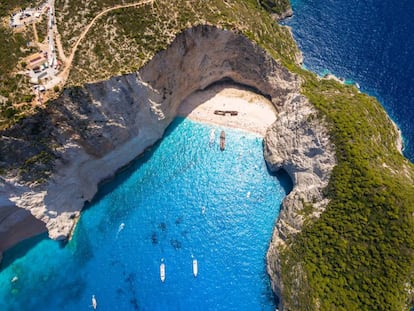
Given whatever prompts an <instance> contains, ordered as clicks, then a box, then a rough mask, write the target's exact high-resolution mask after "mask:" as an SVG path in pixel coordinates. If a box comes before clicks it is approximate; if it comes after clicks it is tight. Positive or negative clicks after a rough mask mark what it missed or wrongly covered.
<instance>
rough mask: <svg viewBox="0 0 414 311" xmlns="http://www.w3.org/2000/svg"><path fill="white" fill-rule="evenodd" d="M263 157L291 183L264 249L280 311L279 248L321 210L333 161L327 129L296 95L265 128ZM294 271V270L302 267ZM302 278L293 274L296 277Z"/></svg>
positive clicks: (281, 304) (314, 112) (309, 107)
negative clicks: (288, 177) (267, 246)
mask: <svg viewBox="0 0 414 311" xmlns="http://www.w3.org/2000/svg"><path fill="white" fill-rule="evenodd" d="M264 157H265V160H266V162H267V164H268V166H269V168H270V169H271V170H272V171H277V170H280V169H283V170H285V171H286V172H287V173H288V174H289V176H290V178H291V179H292V182H293V184H294V187H293V189H292V191H291V192H290V193H289V194H288V195H287V196H286V197H285V199H284V200H283V202H282V207H281V210H280V215H279V219H278V221H277V223H276V227H275V229H274V232H273V235H272V241H271V243H270V246H269V250H268V253H267V263H268V264H267V270H268V273H269V275H270V276H271V279H272V287H273V290H274V291H275V293H276V294H277V295H278V297H279V301H280V305H279V309H280V310H283V309H284V301H283V295H281V293H282V292H283V279H282V277H281V270H280V269H281V262H280V260H281V258H280V256H279V251H280V250H281V249H283V248H284V247H285V246H286V240H287V239H288V238H289V237H294V235H295V234H297V233H298V232H300V231H301V229H302V225H303V223H304V221H305V220H307V219H310V218H317V217H319V215H320V214H321V213H322V212H323V210H324V208H325V207H326V205H327V203H328V200H327V199H326V198H324V196H323V190H324V188H325V187H326V186H327V185H328V182H329V177H330V175H331V171H332V169H333V167H334V166H335V164H336V159H335V150H334V146H333V145H332V144H331V142H330V140H329V134H328V131H327V128H326V126H325V124H324V122H323V120H321V119H319V118H318V113H317V111H316V110H315V108H314V107H313V106H312V105H311V104H310V103H309V102H308V100H307V99H306V98H304V97H303V96H300V95H298V96H297V97H295V98H294V99H293V100H292V101H291V103H289V105H286V106H284V108H283V110H282V111H281V112H280V113H279V114H278V116H277V120H276V121H275V123H274V124H273V125H272V126H271V127H270V128H269V129H268V130H267V134H266V137H265V142H264ZM293 270H296V273H297V274H298V273H300V271H301V268H300V267H296V268H293ZM303 277H304V276H300V277H299V276H298V279H302V278H303ZM298 292H299V291H298ZM292 300H293V301H294V300H295V299H294V298H293V299H292ZM287 309H289V310H292V309H291V308H287Z"/></svg>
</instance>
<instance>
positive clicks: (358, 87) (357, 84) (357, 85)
mask: <svg viewBox="0 0 414 311" xmlns="http://www.w3.org/2000/svg"><path fill="white" fill-rule="evenodd" d="M355 86H356V87H357V89H358V90H359V89H360V88H361V87H360V86H359V83H358V82H357V83H355Z"/></svg>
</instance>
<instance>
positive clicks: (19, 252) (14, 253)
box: [0, 233, 48, 272]
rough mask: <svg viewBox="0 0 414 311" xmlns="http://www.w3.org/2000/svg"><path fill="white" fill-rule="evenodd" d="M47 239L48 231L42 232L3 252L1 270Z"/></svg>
mask: <svg viewBox="0 0 414 311" xmlns="http://www.w3.org/2000/svg"><path fill="white" fill-rule="evenodd" d="M46 239H48V235H47V233H41V234H39V235H36V236H34V237H32V238H29V239H26V240H24V241H22V242H20V243H18V244H16V245H15V246H13V247H12V248H9V249H8V250H6V251H5V252H4V253H3V260H2V261H1V264H0V272H1V271H3V270H4V269H6V268H7V267H8V266H10V265H11V264H13V263H14V262H15V261H16V260H17V259H19V258H22V257H24V256H25V255H26V254H27V253H28V252H29V251H30V250H31V249H32V248H34V247H35V246H36V245H37V244H39V243H40V242H42V241H43V240H46Z"/></svg>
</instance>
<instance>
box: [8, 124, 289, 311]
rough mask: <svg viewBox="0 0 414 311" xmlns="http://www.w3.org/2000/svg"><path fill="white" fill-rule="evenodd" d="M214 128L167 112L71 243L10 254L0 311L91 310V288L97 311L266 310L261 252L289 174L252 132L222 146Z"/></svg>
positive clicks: (41, 243)
mask: <svg viewBox="0 0 414 311" xmlns="http://www.w3.org/2000/svg"><path fill="white" fill-rule="evenodd" d="M212 128H214V126H211V125H204V124H200V123H195V122H192V121H190V120H187V119H180V118H179V119H176V120H175V121H174V122H173V124H172V125H171V126H170V127H169V128H168V130H167V132H166V134H165V137H164V138H163V139H162V140H161V141H160V143H158V144H157V145H155V146H154V147H153V148H152V150H151V151H148V152H146V153H145V154H144V155H143V156H142V157H140V158H139V159H137V160H136V161H135V162H134V163H133V164H132V165H130V166H129V167H128V168H127V169H126V170H124V171H123V172H121V173H119V174H118V176H117V177H116V178H115V179H114V180H112V181H111V182H109V183H107V184H105V185H103V186H101V188H100V192H99V194H98V195H97V197H96V198H95V200H94V202H92V203H91V204H89V205H88V206H87V207H86V210H85V211H84V212H83V213H82V217H81V219H80V221H79V223H78V225H77V227H76V231H75V233H74V236H73V239H72V240H71V241H70V242H69V243H67V244H66V245H64V244H61V243H59V242H56V241H51V240H49V239H48V238H47V237H46V236H40V237H37V238H34V239H31V240H28V241H26V242H25V243H22V244H19V245H18V246H16V247H15V248H13V249H12V250H10V251H8V252H7V253H6V254H5V259H4V261H3V263H2V271H1V273H0V283H1V284H2V286H1V288H0V310H2V311H8V310H16V311H23V310H36V311H41V310H54V311H56V310H92V307H91V297H92V295H95V296H96V299H97V303H98V310H111V311H112V310H241V309H242V310H274V309H275V306H276V303H275V297H274V296H273V294H272V291H271V289H270V281H269V278H268V275H267V273H266V268H265V254H266V250H267V247H268V243H269V241H270V238H271V233H272V228H273V225H274V222H275V220H276V219H277V217H278V213H279V208H280V204H281V201H282V199H283V197H284V196H285V195H286V191H288V190H289V188H290V187H291V185H290V184H289V178H287V176H273V175H271V174H270V173H269V172H268V170H267V167H266V164H265V162H264V159H263V151H262V139H261V138H259V137H256V136H255V135H254V134H250V133H246V132H242V131H237V130H233V129H225V131H226V141H227V145H226V150H225V151H220V149H219V145H218V140H219V138H218V137H219V134H220V131H221V128H219V127H216V140H215V142H214V144H213V145H210V144H209V138H210V132H211V130H212ZM193 258H196V259H197V261H198V269H199V271H198V275H197V277H194V275H193V271H192V259H193ZM162 260H163V262H164V263H165V267H166V279H165V282H164V283H163V282H161V280H160V272H159V267H160V263H161V261H162Z"/></svg>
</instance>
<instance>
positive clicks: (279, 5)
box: [259, 0, 290, 15]
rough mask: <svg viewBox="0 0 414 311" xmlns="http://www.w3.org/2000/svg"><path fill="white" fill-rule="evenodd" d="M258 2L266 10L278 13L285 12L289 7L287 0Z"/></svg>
mask: <svg viewBox="0 0 414 311" xmlns="http://www.w3.org/2000/svg"><path fill="white" fill-rule="evenodd" d="M259 2H260V4H261V5H262V7H263V8H265V9H266V10H267V11H269V12H270V13H276V14H278V15H280V14H282V13H284V12H286V11H287V10H288V9H289V8H290V2H289V0H259Z"/></svg>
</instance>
